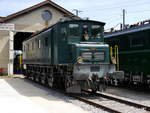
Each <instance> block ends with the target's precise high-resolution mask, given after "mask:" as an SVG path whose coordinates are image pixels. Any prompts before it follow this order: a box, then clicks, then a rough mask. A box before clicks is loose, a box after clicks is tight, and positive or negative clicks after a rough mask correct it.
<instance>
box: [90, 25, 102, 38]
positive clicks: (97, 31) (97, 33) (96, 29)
mask: <svg viewBox="0 0 150 113" xmlns="http://www.w3.org/2000/svg"><path fill="white" fill-rule="evenodd" d="M91 35H92V38H101V26H100V25H92V27H91Z"/></svg>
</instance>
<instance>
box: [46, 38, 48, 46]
mask: <svg viewBox="0 0 150 113" xmlns="http://www.w3.org/2000/svg"><path fill="white" fill-rule="evenodd" d="M47 46H48V37H45V47H47Z"/></svg>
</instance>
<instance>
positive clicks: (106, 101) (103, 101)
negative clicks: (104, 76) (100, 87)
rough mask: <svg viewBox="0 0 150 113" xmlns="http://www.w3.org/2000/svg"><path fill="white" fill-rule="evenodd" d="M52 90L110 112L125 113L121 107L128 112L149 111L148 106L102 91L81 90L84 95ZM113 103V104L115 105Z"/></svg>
mask: <svg viewBox="0 0 150 113" xmlns="http://www.w3.org/2000/svg"><path fill="white" fill-rule="evenodd" d="M54 90H55V91H56V92H59V93H61V94H64V95H66V96H70V97H73V98H76V99H78V100H80V101H82V102H84V103H87V104H89V105H92V106H94V107H96V108H100V109H103V110H105V111H107V112H110V113H126V112H125V111H124V110H123V109H120V108H125V109H128V112H133V113H138V112H137V111H139V110H142V113H143V112H144V111H145V112H146V111H148V112H150V107H149V106H145V105H141V104H138V103H134V102H131V101H127V100H123V99H120V98H116V97H113V96H109V95H105V94H102V93H96V94H92V95H91V92H89V91H83V92H85V94H86V96H84V95H75V94H68V93H65V92H64V91H62V90H58V89H54ZM87 95H88V96H87ZM91 97H92V98H91ZM95 97H96V98H95ZM110 105H112V106H110ZM113 105H115V107H114V106H113ZM116 105H117V106H116ZM131 106H132V108H130V107H131ZM118 108H119V109H118ZM134 109H136V110H135V111H133V110H134ZM145 112H144V113H145ZM139 113H141V112H139Z"/></svg>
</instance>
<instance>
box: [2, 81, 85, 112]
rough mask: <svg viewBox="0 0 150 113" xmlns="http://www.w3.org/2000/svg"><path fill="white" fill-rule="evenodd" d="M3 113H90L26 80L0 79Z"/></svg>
mask: <svg viewBox="0 0 150 113" xmlns="http://www.w3.org/2000/svg"><path fill="white" fill-rule="evenodd" d="M0 112H1V113H88V112H87V111H84V110H83V109H82V108H80V107H78V106H76V105H73V104H72V103H69V102H67V101H65V100H63V99H62V98H60V95H58V94H57V93H55V92H54V91H52V90H50V89H48V88H45V87H43V86H41V85H38V84H36V83H33V82H31V81H29V80H26V79H24V78H2V79H0Z"/></svg>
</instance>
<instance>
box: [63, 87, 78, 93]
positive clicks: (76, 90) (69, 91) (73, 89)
mask: <svg viewBox="0 0 150 113" xmlns="http://www.w3.org/2000/svg"><path fill="white" fill-rule="evenodd" d="M66 92H67V93H81V87H80V86H79V85H75V86H72V87H69V88H67V89H66Z"/></svg>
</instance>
